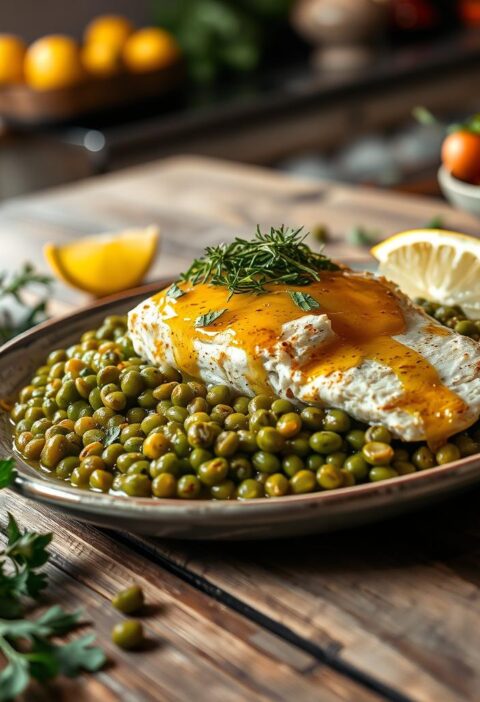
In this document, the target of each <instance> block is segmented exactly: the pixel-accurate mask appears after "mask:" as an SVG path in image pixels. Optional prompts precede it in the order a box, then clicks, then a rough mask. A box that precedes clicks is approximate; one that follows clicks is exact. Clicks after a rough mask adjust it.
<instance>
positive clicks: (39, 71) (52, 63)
mask: <svg viewBox="0 0 480 702" xmlns="http://www.w3.org/2000/svg"><path fill="white" fill-rule="evenodd" d="M24 69H25V78H26V81H27V83H28V84H29V85H30V86H31V87H32V88H35V89H36V90H55V89H58V88H66V87H69V86H71V85H75V84H77V83H79V82H80V81H81V80H82V78H83V75H84V74H83V68H82V63H81V60H80V50H79V47H78V44H77V43H76V42H75V41H74V40H73V39H72V38H71V37H67V36H65V35H63V34H51V35H49V36H46V37H42V38H41V39H37V41H35V42H33V44H31V46H29V48H28V49H27V53H26V55H25V63H24Z"/></svg>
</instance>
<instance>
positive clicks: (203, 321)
mask: <svg viewBox="0 0 480 702" xmlns="http://www.w3.org/2000/svg"><path fill="white" fill-rule="evenodd" d="M226 311H227V308H226V307H224V308H223V310H210V311H209V312H206V313H205V314H201V315H200V316H199V317H197V319H196V320H195V326H196V327H209V326H210V325H211V324H213V323H214V322H215V320H216V319H218V318H219V317H221V315H222V314H223V313H224V312H226Z"/></svg>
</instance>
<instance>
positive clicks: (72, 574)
mask: <svg viewBox="0 0 480 702" xmlns="http://www.w3.org/2000/svg"><path fill="white" fill-rule="evenodd" d="M0 503H1V504H2V511H1V518H0V521H1V522H2V523H3V524H2V525H3V526H4V522H5V514H6V510H9V511H11V512H12V513H13V514H14V516H15V517H16V518H17V519H18V521H19V523H20V524H28V525H30V526H32V523H33V522H34V523H35V529H37V530H39V531H42V532H48V531H53V532H54V534H55V540H54V544H53V547H52V548H51V550H52V552H53V558H52V562H51V564H50V565H49V566H48V567H47V573H48V575H49V578H50V585H49V588H48V594H49V596H50V597H51V600H52V601H53V602H61V603H62V604H63V605H64V606H65V607H66V608H70V609H75V608H78V607H83V608H84V609H85V612H86V615H87V619H89V620H91V621H92V622H93V623H94V630H95V632H96V633H97V634H98V639H99V643H100V644H101V646H102V647H103V648H104V649H105V650H106V653H107V655H108V658H109V661H110V664H109V665H108V666H106V668H105V669H104V670H103V671H102V672H101V673H99V674H98V675H97V676H84V677H82V679H81V681H80V683H79V690H78V691H79V694H81V695H83V697H84V699H85V700H90V701H91V700H95V702H109V700H110V699H115V700H121V701H122V702H131V701H133V700H135V702H143V701H144V700H145V702H156V701H157V700H159V699H161V700H172V701H173V700H174V701H175V702H177V700H178V702H183V701H185V702H191V700H192V699H198V700H207V699H208V700H213V701H215V702H216V701H217V700H218V702H243V701H244V700H246V699H248V700H263V701H267V700H275V701H277V700H278V701H279V702H280V701H285V702H290V700H292V699H299V700H302V702H303V700H306V701H310V700H311V701H312V702H314V701H317V700H321V701H322V702H323V701H325V702H349V701H350V700H352V699H355V700H358V701H359V702H374V701H375V700H380V699H382V697H381V696H379V695H376V694H375V693H373V692H371V691H369V690H367V689H365V688H364V687H362V686H360V685H358V684H356V683H355V682H353V681H352V680H349V679H348V678H346V677H344V676H342V675H340V674H338V673H337V672H335V671H334V670H332V669H331V668H330V667H329V666H326V665H322V664H321V663H320V662H319V661H318V660H316V659H315V657H313V656H311V655H309V654H308V653H306V652H304V651H302V650H301V649H298V648H296V647H295V646H293V645H291V644H289V643H288V642H286V641H284V640H282V639H281V638H279V637H278V636H275V635H273V634H271V633H270V632H268V631H266V630H264V629H262V628H261V627H260V626H258V625H257V624H255V623H254V622H252V621H249V620H248V619H246V618H245V617H242V616H240V615H238V614H237V613H235V612H233V611H232V610H231V609H228V608H227V607H225V606H224V605H222V604H221V603H219V602H218V601H215V600H213V599H211V598H210V597H208V596H207V595H205V594H204V593H202V592H201V591H200V590H198V589H196V588H193V587H192V586H190V585H188V584H187V583H185V581H183V580H181V579H179V578H177V577H175V576H174V575H172V574H171V573H170V572H168V571H167V570H165V569H162V568H161V567H159V566H158V564H156V563H155V562H152V561H151V560H149V559H147V558H146V557H145V556H142V555H139V554H137V553H136V552H135V549H132V548H130V547H128V546H125V545H123V544H122V543H119V542H118V541H117V540H115V539H114V538H112V537H111V536H109V535H108V534H107V533H103V532H100V531H99V530H97V529H93V528H89V527H85V526H83V525H81V524H78V523H76V522H68V521H66V520H64V519H62V518H61V517H59V516H57V515H55V516H53V517H52V515H50V514H48V510H47V509H45V508H38V509H37V508H33V507H32V506H31V505H30V504H28V503H27V502H26V501H25V500H23V499H21V498H18V497H17V496H15V495H13V494H11V493H3V494H2V496H1V499H0ZM133 581H135V582H138V583H139V584H140V585H141V586H142V588H143V590H144V593H145V597H146V601H147V603H148V607H147V608H146V613H145V616H144V617H143V618H142V619H143V621H144V625H145V630H146V634H147V638H148V645H147V646H146V647H145V649H144V650H143V651H141V652H138V653H126V652H123V651H121V650H120V649H118V648H116V647H115V646H114V645H113V644H112V643H111V642H110V631H111V628H112V627H113V625H114V624H115V623H116V622H117V621H119V620H120V619H121V618H122V615H120V614H119V613H118V612H116V611H115V610H114V608H113V607H111V605H110V600H111V597H112V596H113V594H115V592H117V591H118V590H119V589H121V588H122V587H127V586H128V585H129V584H130V583H131V582H133ZM72 692H73V689H72V687H71V686H69V687H67V688H63V686H58V687H57V689H56V697H55V698H56V699H59V700H62V702H63V700H66V699H71V697H70V695H71V694H72ZM75 695H77V691H76V688H75ZM27 699H28V700H29V701H30V700H31V698H30V697H27ZM38 699H39V700H42V702H46V701H47V700H52V699H54V697H53V693H52V691H51V690H47V692H46V693H44V695H43V697H42V696H41V693H40V692H39V693H38Z"/></svg>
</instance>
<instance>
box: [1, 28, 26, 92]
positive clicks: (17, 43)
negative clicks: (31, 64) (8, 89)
mask: <svg viewBox="0 0 480 702" xmlns="http://www.w3.org/2000/svg"><path fill="white" fill-rule="evenodd" d="M26 48H27V47H26V46H25V44H24V43H23V41H22V40H21V39H20V38H19V37H16V36H15V35H14V34H0V85H8V84H11V83H21V82H22V81H23V59H24V56H25V51H26Z"/></svg>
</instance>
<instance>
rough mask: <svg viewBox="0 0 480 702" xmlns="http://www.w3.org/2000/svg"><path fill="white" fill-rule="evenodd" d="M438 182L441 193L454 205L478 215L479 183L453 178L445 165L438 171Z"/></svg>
mask: <svg viewBox="0 0 480 702" xmlns="http://www.w3.org/2000/svg"><path fill="white" fill-rule="evenodd" d="M438 182H439V184H440V188H441V190H442V193H443V194H444V195H445V197H446V198H447V200H448V201H449V202H450V203H451V204H452V205H454V207H458V209H460V210H464V211H465V212H469V213H470V214H473V215H475V216H476V217H480V185H472V183H465V182H464V181H463V180H459V179H458V178H455V177H454V176H452V174H451V173H450V172H449V171H447V169H446V168H445V166H441V168H440V169H439V171H438Z"/></svg>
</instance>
